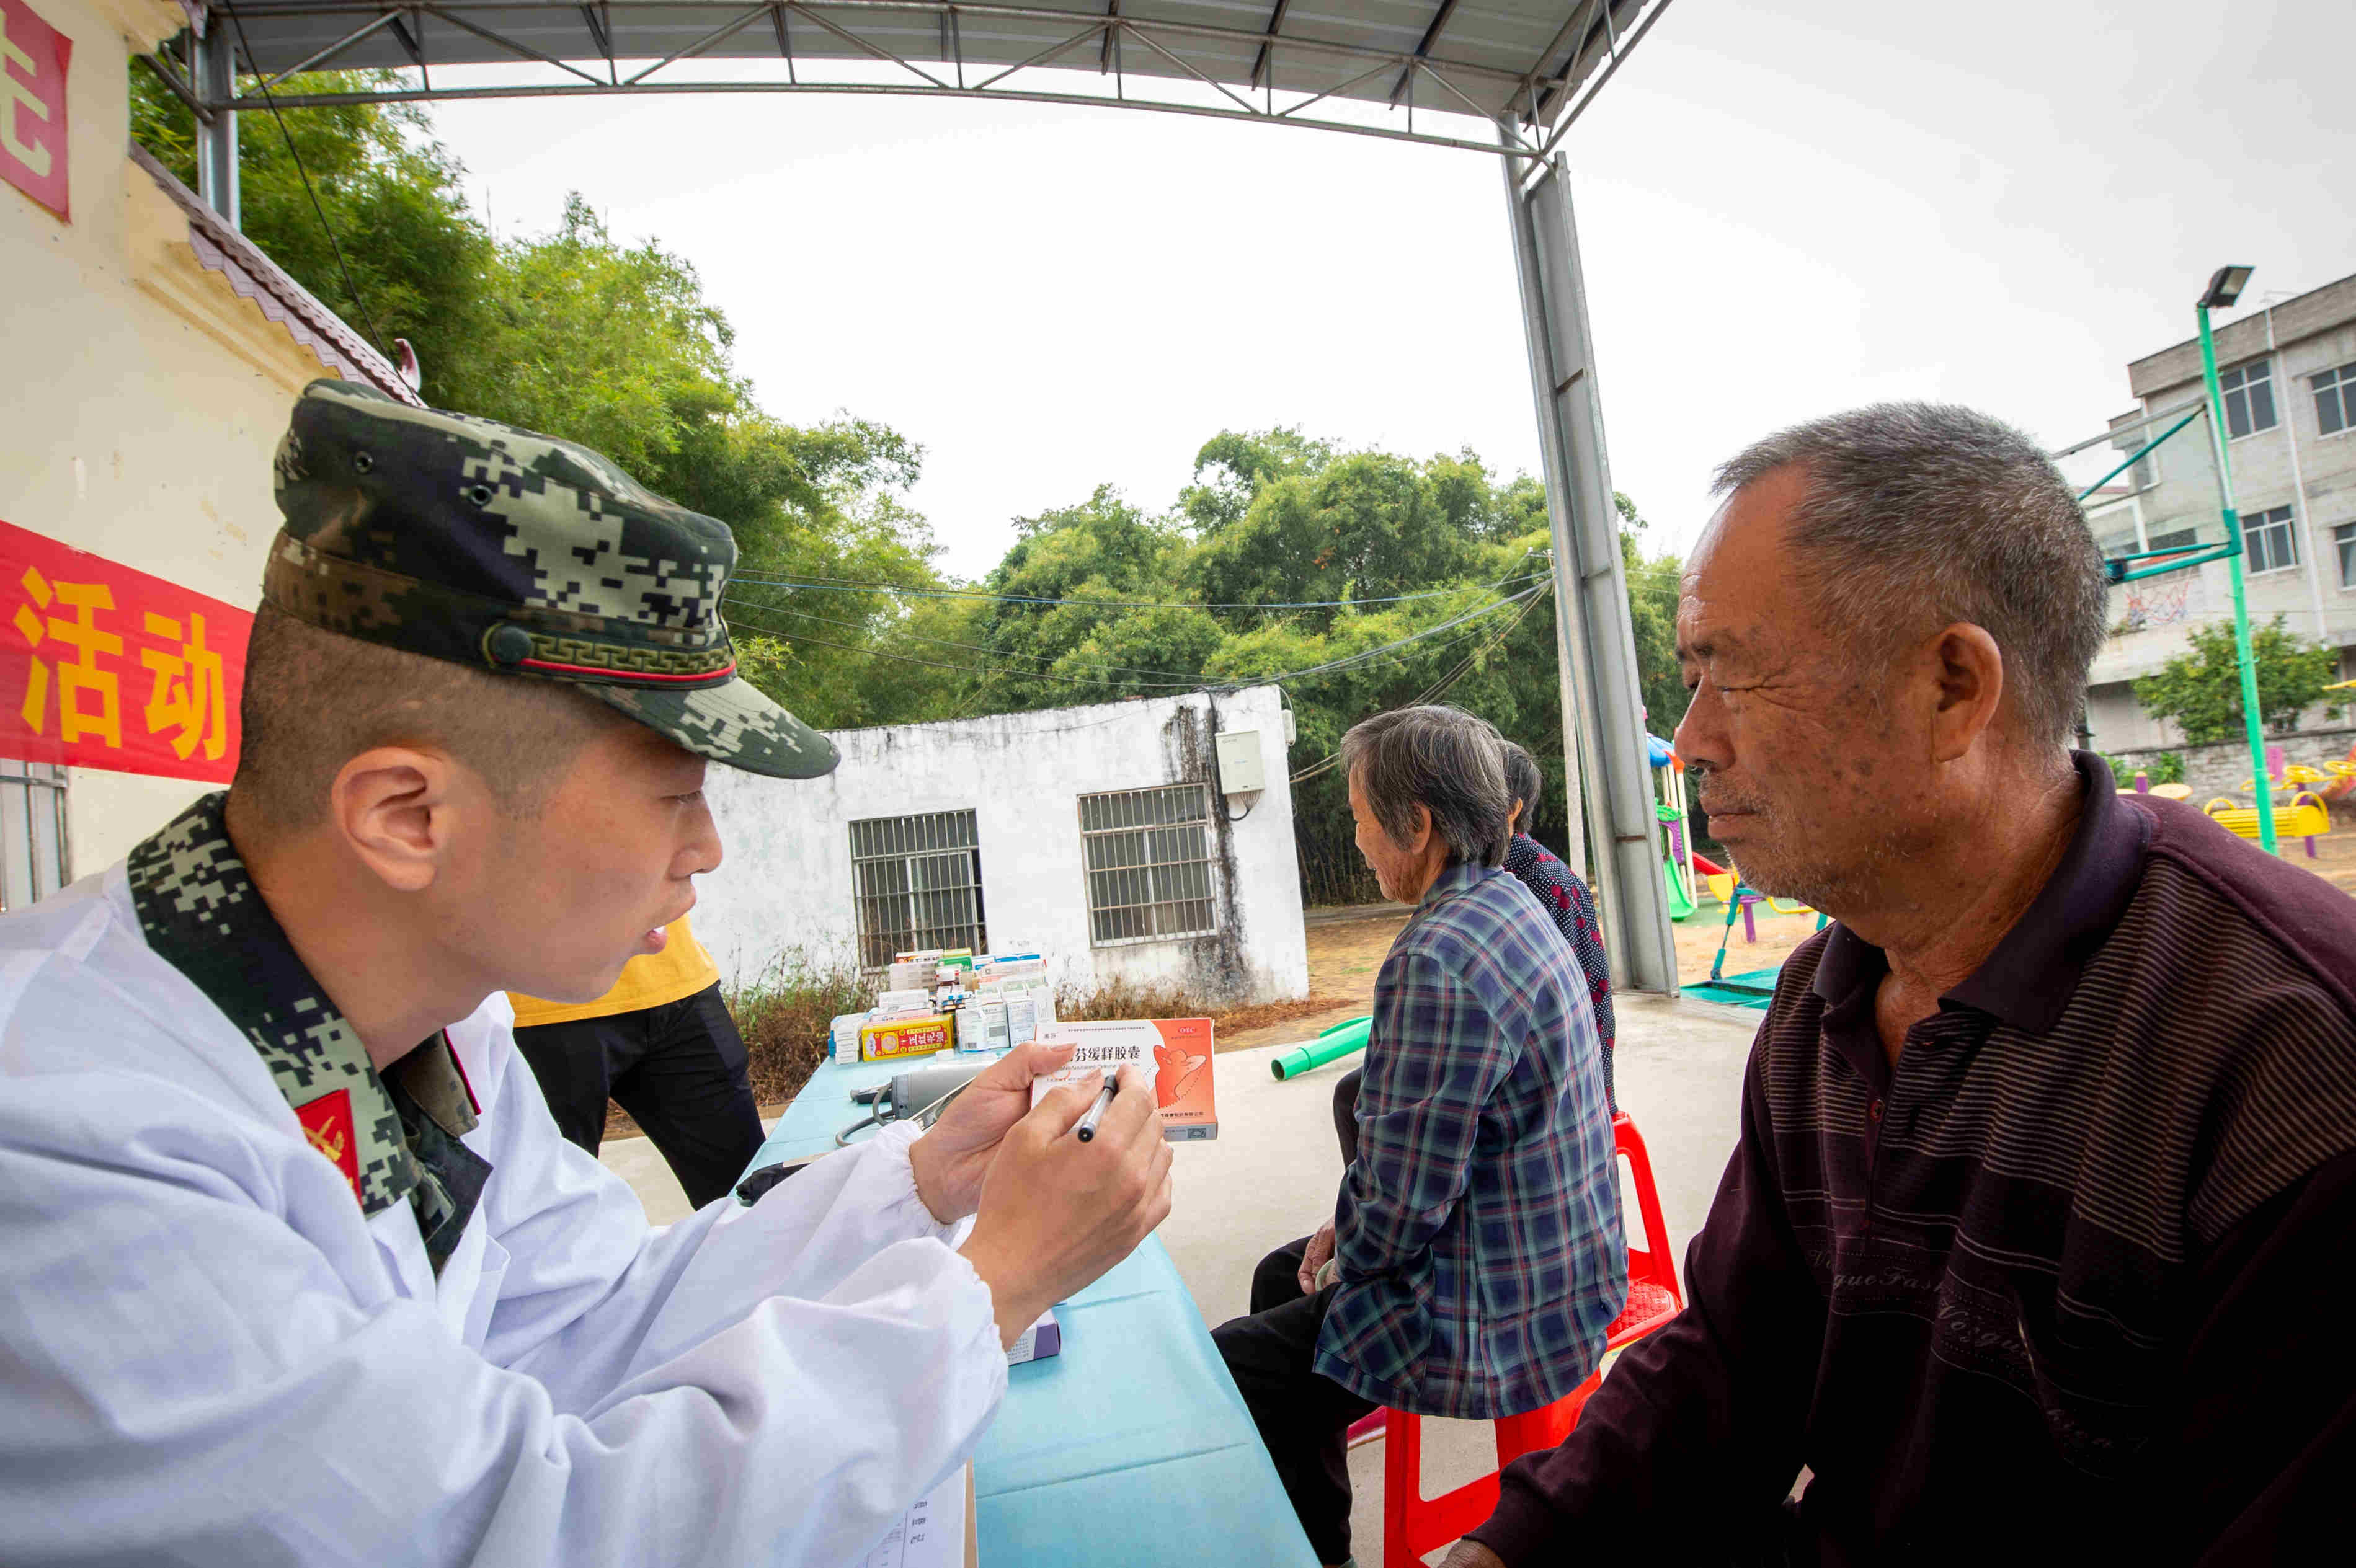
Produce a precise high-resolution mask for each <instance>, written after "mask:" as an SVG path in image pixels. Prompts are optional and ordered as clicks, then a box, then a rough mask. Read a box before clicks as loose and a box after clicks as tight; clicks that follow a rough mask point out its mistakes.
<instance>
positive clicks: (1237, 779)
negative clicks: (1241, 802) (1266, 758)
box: [1219, 730, 1268, 795]
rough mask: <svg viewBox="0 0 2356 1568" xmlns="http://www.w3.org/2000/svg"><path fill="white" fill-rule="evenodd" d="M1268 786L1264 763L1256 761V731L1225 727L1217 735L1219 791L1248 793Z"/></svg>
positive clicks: (1238, 793)
mask: <svg viewBox="0 0 2356 1568" xmlns="http://www.w3.org/2000/svg"><path fill="white" fill-rule="evenodd" d="M1267 787H1268V764H1267V763H1264V762H1262V761H1261V760H1260V754H1259V731H1257V730H1229V731H1226V732H1225V733H1223V734H1221V735H1220V736H1219V792H1220V793H1221V794H1222V795H1249V794H1250V793H1252V792H1253V791H1254V790H1262V789H1266V788H1267Z"/></svg>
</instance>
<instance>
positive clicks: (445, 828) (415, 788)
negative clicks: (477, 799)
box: [327, 746, 468, 892]
mask: <svg viewBox="0 0 2356 1568" xmlns="http://www.w3.org/2000/svg"><path fill="white" fill-rule="evenodd" d="M467 793H468V792H467V791H466V773H465V770H464V769H463V768H461V767H460V765H459V764H458V763H456V762H455V761H454V760H452V759H451V758H450V757H449V756H447V755H445V754H444V753H443V752H437V751H434V750H432V749H430V748H424V747H410V746H379V747H376V748H374V749H372V750H369V751H366V752H361V753H360V754H359V755H358V756H356V757H354V758H352V759H351V760H350V761H349V762H347V763H345V764H344V765H343V766H342V767H341V768H339V769H337V773H336V779H335V783H334V784H331V785H330V786H329V788H328V793H327V820H328V826H329V827H330V828H331V830H332V831H334V832H335V834H336V835H337V837H339V838H340V839H341V840H342V841H343V844H344V847H345V848H346V849H347V850H348V852H349V853H350V854H351V855H352V856H353V857H354V858H356V859H359V862H360V863H361V864H362V865H363V866H365V867H367V868H368V869H369V870H370V871H372V872H374V873H375V874H376V875H377V876H378V877H379V878H380V879H381V880H383V881H384V883H385V885H386V886H387V887H390V888H391V889H393V890H394V891H398V892H422V891H424V890H425V889H426V888H429V887H431V886H432V885H433V884H434V879H435V878H436V877H437V876H438V875H440V874H442V872H443V870H444V864H445V862H446V861H447V859H448V858H449V855H450V852H451V848H452V846H453V843H454V841H455V835H456V831H457V828H458V821H457V817H458V816H459V815H460V812H459V800H460V797H462V796H464V795H466V794H467Z"/></svg>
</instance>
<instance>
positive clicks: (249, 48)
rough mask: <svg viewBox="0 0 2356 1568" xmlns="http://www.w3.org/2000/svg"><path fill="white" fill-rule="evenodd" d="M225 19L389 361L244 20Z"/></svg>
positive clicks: (349, 288) (372, 339)
mask: <svg viewBox="0 0 2356 1568" xmlns="http://www.w3.org/2000/svg"><path fill="white" fill-rule="evenodd" d="M229 19H230V21H232V22H234V23H236V24H237V41H238V43H239V44H240V45H241V47H242V48H244V50H245V63H246V64H248V65H250V66H252V68H253V75H254V80H256V81H257V82H259V83H260V84H261V87H262V107H263V108H265V109H267V110H269V111H270V117H271V118H272V119H273V120H275V121H276V122H278V133H279V135H280V136H282V137H284V138H285V142H286V155H287V156H288V157H290V158H292V159H294V160H295V173H296V174H297V175H300V176H302V178H303V194H304V195H305V196H307V197H310V198H311V211H312V213H313V214H314V215H315V216H316V217H317V219H319V231H320V232H321V233H323V234H325V235H326V236H327V248H328V249H329V250H331V251H334V252H335V253H336V271H337V272H341V273H342V274H343V275H344V292H345V293H348V294H349V295H351V296H352V304H355V305H357V306H359V313H360V319H361V320H362V321H364V322H366V323H368V330H369V343H370V344H371V345H372V346H373V347H375V349H376V351H377V352H378V353H380V354H382V355H385V356H387V357H391V353H392V348H391V345H390V344H389V343H388V342H387V341H386V338H385V336H384V334H383V333H382V332H381V331H380V330H378V328H377V325H376V316H375V315H374V313H372V312H371V311H370V310H369V307H368V301H367V300H366V299H365V298H363V297H362V296H361V294H360V286H359V284H358V283H354V282H352V269H351V266H350V264H349V263H348V262H347V261H345V260H344V245H343V241H342V240H337V238H336V226H335V225H334V224H332V223H330V222H328V221H327V208H324V207H322V206H320V205H319V193H318V192H317V191H316V190H313V189H312V188H311V171H310V170H309V169H307V168H305V167H304V166H303V155H302V154H301V153H300V152H299V151H297V150H296V148H295V133H294V132H292V131H290V130H288V129H287V128H286V116H285V115H284V114H281V113H280V112H278V100H276V99H275V98H273V97H272V96H271V95H270V77H269V74H268V73H267V72H265V71H264V70H263V69H262V61H261V60H260V59H258V58H256V56H255V55H254V52H253V45H252V43H251V42H250V41H248V39H247V38H246V36H245V18H244V17H243V16H241V15H239V14H238V13H237V12H235V11H231V12H230V14H229ZM215 112H216V113H221V114H226V113H228V112H229V111H227V110H226V109H223V110H217V111H215Z"/></svg>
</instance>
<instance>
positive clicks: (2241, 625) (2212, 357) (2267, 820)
mask: <svg viewBox="0 0 2356 1568" xmlns="http://www.w3.org/2000/svg"><path fill="white" fill-rule="evenodd" d="M2252 271H2254V269H2252V268H2249V267H2220V268H2218V269H2217V270H2216V271H2215V272H2212V273H2211V274H2210V276H2209V287H2208V288H2207V289H2206V290H2205V291H2203V292H2202V293H2201V298H2200V299H2199V300H2198V301H2197V302H2196V303H2195V304H2194V305H2193V307H2192V309H2193V314H2194V315H2196V316H2197V317H2198V318H2199V319H2200V323H2201V379H2203V380H2204V381H2205V382H2207V384H2208V388H2209V444H2210V447H2211V450H2212V451H2214V452H2215V453H2216V454H2217V498H2218V502H2219V507H2220V510H2222V512H2223V513H2224V517H2225V547H2226V549H2228V550H2229V551H2230V552H2231V553H2230V554H2228V555H2227V556H2226V557H2225V573H2226V576H2227V578H2228V580H2229V581H2232V583H2233V662H2234V663H2235V664H2237V665H2239V666H2240V667H2241V671H2242V732H2243V734H2244V737H2245V738H2246V739H2247V740H2248V741H2249V745H2250V782H2251V783H2252V784H2254V785H2257V786H2258V787H2257V790H2256V794H2257V797H2258V847H2259V848H2262V849H2264V850H2265V852H2266V853H2267V854H2269V855H2271V854H2273V853H2274V852H2275V795H2274V787H2273V786H2274V781H2273V780H2272V779H2271V778H2270V777H2268V776H2267V772H2266V744H2265V720H2264V719H2262V718H2261V717H2260V716H2259V713H2258V667H2257V661H2256V660H2255V659H2254V658H2253V657H2252V656H2251V654H2250V605H2249V601H2248V599H2247V598H2246V597H2244V594H2243V592H2242V515H2241V513H2240V512H2239V511H2238V510H2236V509H2235V507H2234V506H2233V465H2232V464H2231V463H2230V462H2228V460H2227V458H2226V456H2225V394H2224V393H2223V392H2222V390H2221V389H2219V388H2218V385H2217V343H2216V339H2214V338H2213V337H2211V336H2210V333H2209V313H2210V311H2211V310H2212V309H2219V310H2222V309H2223V308H2224V307H2225V306H2227V305H2230V304H2233V302H2234V301H2235V300H2237V299H2239V298H2241V297H2242V290H2243V289H2244V287H2245V286H2246V285H2247V284H2248V283H2249V281H2250V273H2251V272H2252Z"/></svg>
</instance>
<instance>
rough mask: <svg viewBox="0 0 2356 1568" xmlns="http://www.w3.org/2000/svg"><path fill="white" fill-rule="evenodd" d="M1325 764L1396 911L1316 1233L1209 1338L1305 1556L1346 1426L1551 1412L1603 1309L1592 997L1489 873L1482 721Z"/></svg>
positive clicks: (1559, 947) (1607, 1319)
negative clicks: (1366, 1418) (1335, 776)
mask: <svg viewBox="0 0 2356 1568" xmlns="http://www.w3.org/2000/svg"><path fill="white" fill-rule="evenodd" d="M1342 759H1343V767H1344V773H1345V774H1346V776H1347V778H1348V780H1349V788H1350V810H1351V814H1352V816H1355V818H1356V819H1357V829H1358V850H1359V853H1361V854H1363V855H1364V856H1365V858H1366V862H1367V864H1368V865H1369V866H1371V867H1372V868H1373V869H1374V872H1375V876H1376V880H1378V881H1379V882H1380V883H1381V885H1382V890H1383V892H1384V894H1385V895H1386V896H1387V897H1389V898H1392V899H1396V900H1398V901H1401V902H1406V903H1412V904H1414V905H1415V906H1416V910H1415V913H1414V915H1413V916H1412V917H1410V918H1409V920H1408V923H1407V926H1406V928H1405V929H1404V930H1402V931H1401V932H1400V933H1399V935H1398V940H1397V941H1396V942H1395V943H1394V944H1392V947H1391V951H1390V955H1389V956H1388V957H1387V958H1386V959H1385V960H1384V961H1383V966H1382V970H1381V972H1380V974H1379V975H1377V976H1376V981H1375V1006H1374V1024H1373V1029H1372V1030H1371V1032H1370V1034H1369V1035H1368V1038H1367V1041H1366V1061H1365V1070H1364V1071H1365V1084H1364V1088H1363V1090H1362V1091H1361V1093H1360V1095H1359V1099H1358V1104H1357V1114H1356V1124H1357V1134H1358V1138H1357V1148H1356V1152H1355V1157H1353V1158H1352V1159H1351V1160H1350V1162H1349V1168H1348V1169H1347V1170H1346V1171H1344V1175H1343V1179H1342V1189H1341V1193H1340V1197H1339V1200H1338V1201H1337V1202H1336V1204H1335V1207H1334V1212H1333V1221H1331V1223H1329V1224H1327V1225H1325V1226H1323V1227H1321V1228H1320V1230H1319V1231H1318V1232H1316V1234H1314V1235H1312V1236H1306V1237H1303V1238H1301V1240H1299V1241H1297V1242H1294V1243H1291V1244H1290V1245H1289V1246H1285V1247H1281V1248H1279V1249H1278V1250H1277V1251H1275V1252H1273V1253H1269V1255H1268V1256H1267V1257H1265V1258H1263V1259H1262V1260H1261V1261H1260V1264H1259V1267H1258V1270H1257V1272H1256V1273H1255V1275H1254V1276H1253V1280H1252V1301H1251V1307H1252V1311H1251V1315H1250V1316H1249V1317H1238V1318H1236V1319H1234V1320H1233V1321H1231V1322H1228V1323H1226V1324H1225V1325H1223V1326H1221V1327H1220V1328H1218V1329H1217V1330H1216V1331H1215V1333H1214V1334H1213V1336H1212V1338H1213V1339H1214V1340H1215V1342H1216V1343H1217V1345H1218V1347H1219V1352H1220V1354H1221V1355H1222V1356H1223V1357H1224V1358H1225V1359H1226V1363H1227V1368H1228V1370H1229V1371H1231V1372H1232V1373H1233V1374H1234V1375H1235V1379H1236V1386H1237V1388H1238V1389H1239V1390H1240V1391H1241V1392H1242V1393H1243V1396H1244V1403H1246V1404H1247V1405H1248V1406H1249V1407H1250V1410H1251V1413H1252V1418H1253V1420H1254V1421H1255V1422H1257V1423H1258V1426H1259V1432H1260V1437H1261V1440H1262V1441H1263V1442H1265V1443H1266V1444H1267V1445H1268V1449H1269V1456H1270V1457H1271V1458H1272V1459H1273V1460H1274V1461H1275V1463H1276V1468H1277V1474H1278V1475H1279V1476H1280V1477H1281V1478H1282V1480H1283V1482H1284V1486H1285V1490H1286V1491H1287V1493H1288V1494H1290V1497H1291V1499H1292V1505H1293V1508H1294V1510H1295V1511H1296V1512H1297V1513H1299V1515H1300V1516H1301V1526H1302V1528H1303V1529H1304V1530H1305V1531H1307V1532H1308V1534H1309V1541H1310V1545H1311V1546H1312V1548H1314V1549H1315V1551H1316V1552H1317V1554H1318V1560H1319V1561H1320V1562H1321V1563H1344V1562H1345V1561H1346V1560H1347V1559H1348V1558H1349V1552H1350V1478H1349V1468H1348V1462H1347V1456H1346V1453H1345V1450H1344V1442H1345V1436H1346V1434H1347V1432H1348V1429H1349V1425H1350V1423H1351V1422H1353V1421H1355V1420H1356V1419H1357V1418H1358V1417H1360V1416H1362V1415H1364V1414H1365V1413H1367V1412H1369V1411H1371V1410H1373V1409H1374V1408H1375V1407H1376V1405H1377V1404H1382V1405H1389V1406H1393V1407H1396V1408H1398V1409H1402V1410H1411V1411H1415V1412H1418V1413H1422V1414H1428V1415H1445V1416H1456V1417H1462V1418H1466V1419H1472V1420H1490V1419H1494V1418H1495V1417H1498V1416H1502V1415H1512V1414H1516V1413H1521V1412H1524V1411H1529V1410H1536V1409H1537V1408H1539V1407H1540V1406H1542V1405H1546V1404H1548V1403H1552V1402H1553V1401H1555V1400H1557V1399H1558V1398H1560V1397H1561V1396H1562V1395H1563V1394H1566V1393H1568V1392H1570V1391H1571V1390H1572V1389H1573V1388H1575V1387H1577V1386H1578V1384H1579V1382H1580V1380H1582V1379H1583V1378H1585V1377H1586V1376H1587V1374H1588V1373H1589V1372H1590V1371H1592V1370H1593V1369H1594V1367H1595V1364H1596V1362H1597V1361H1598V1360H1599V1359H1600V1358H1601V1355H1602V1353H1603V1340H1604V1335H1605V1331H1606V1330H1607V1329H1608V1328H1609V1327H1610V1325H1611V1323H1612V1319H1613V1318H1614V1317H1616V1316H1618V1314H1619V1311H1620V1308H1621V1307H1622V1304H1623V1302H1624V1300H1625V1298H1626V1296H1627V1249H1626V1245H1625V1243H1623V1241H1622V1235H1621V1229H1620V1198H1619V1187H1618V1183H1617V1181H1616V1180H1615V1179H1614V1175H1613V1170H1612V1126H1611V1109H1610V1103H1609V1101H1608V1099H1607V1097H1606V1095H1605V1092H1604V1087H1603V1074H1602V1068H1601V1051H1600V1050H1599V1049H1598V1045H1597V1041H1596V1037H1595V1020H1594V1014H1593V1009H1592V1005H1591V1003H1590V1000H1589V995H1588V987H1587V982H1586V979H1585V977H1584V976H1582V975H1581V974H1580V968H1579V965H1578V963H1577V962H1576V960H1575V959H1574V958H1573V956H1572V955H1571V952H1570V949H1569V946H1567V945H1566V944H1564V942H1563V940H1562V938H1561V936H1560V935H1559V934H1558V932H1557V931H1556V929H1555V926H1554V922H1553V919H1552V917H1551V912H1549V911H1547V910H1546V909H1544V908H1542V907H1541V906H1540V905H1539V903H1538V901H1537V899H1536V898H1534V897H1533V896H1532V895H1531V894H1530V891H1529V890H1528V889H1526V888H1525V887H1524V886H1523V885H1522V884H1521V883H1520V882H1519V881H1517V880H1515V879H1514V878H1513V877H1512V876H1510V875H1508V874H1507V873H1506V872H1505V871H1504V870H1503V869H1500V864H1499V862H1500V861H1501V860H1502V859H1504V856H1505V848H1506V844H1507V841H1508V838H1509V837H1510V823H1511V821H1512V816H1513V796H1512V795H1510V794H1509V793H1508V790H1507V785H1506V782H1505V770H1504V766H1503V759H1502V757H1501V755H1500V752H1499V741H1498V737H1497V732H1496V731H1495V730H1494V729H1493V728H1492V727H1491V726H1490V725H1489V724H1487V723H1486V722H1484V721H1483V720H1479V719H1475V718H1473V717H1472V715H1471V714H1468V713H1464V712H1462V711H1460V710H1458V709H1453V708H1446V707H1422V708H1406V709H1398V710H1397V711H1395V712H1390V713H1385V714H1381V715H1378V716H1377V717H1376V718H1373V719H1369V720H1365V722H1364V723H1362V724H1359V725H1358V726H1356V727H1355V729H1353V730H1352V731H1350V732H1349V733H1348V734H1347V735H1346V736H1344V738H1343V741H1342ZM1328 1257H1330V1258H1331V1260H1332V1262H1333V1264H1334V1265H1335V1267H1334V1271H1333V1273H1334V1275H1335V1277H1334V1278H1333V1281H1332V1283H1330V1284H1323V1285H1321V1286H1320V1287H1319V1288H1315V1289H1311V1288H1308V1285H1310V1284H1312V1283H1315V1281H1314V1276H1315V1275H1316V1273H1317V1271H1318V1268H1319V1265H1320V1264H1323V1262H1325V1261H1326V1259H1327V1258H1328Z"/></svg>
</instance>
